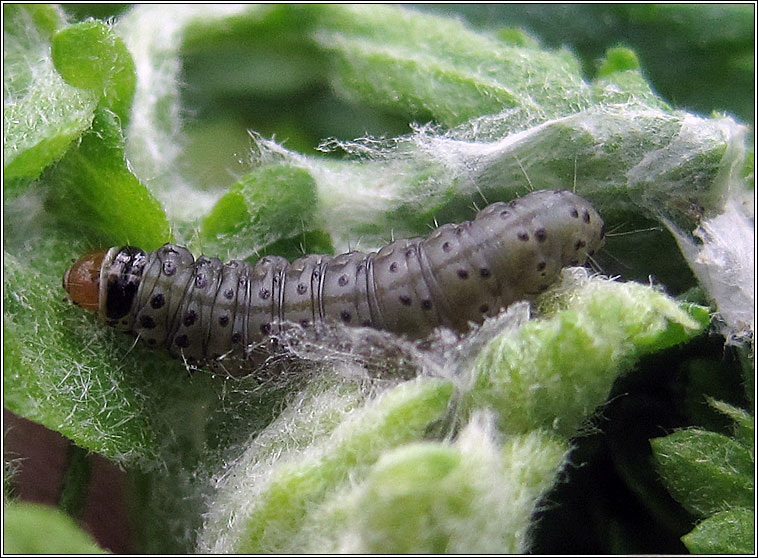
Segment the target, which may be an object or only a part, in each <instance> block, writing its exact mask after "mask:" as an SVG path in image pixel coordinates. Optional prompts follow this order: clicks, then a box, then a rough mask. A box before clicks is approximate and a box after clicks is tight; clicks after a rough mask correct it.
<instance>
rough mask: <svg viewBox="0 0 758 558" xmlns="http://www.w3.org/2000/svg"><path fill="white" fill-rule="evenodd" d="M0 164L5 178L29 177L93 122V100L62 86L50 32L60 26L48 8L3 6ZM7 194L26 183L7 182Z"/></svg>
mask: <svg viewBox="0 0 758 558" xmlns="http://www.w3.org/2000/svg"><path fill="white" fill-rule="evenodd" d="M3 15H4V18H3V38H4V46H3V65H4V74H3V76H4V85H5V89H4V95H3V138H4V144H3V165H4V167H3V168H4V178H5V180H6V181H7V180H9V179H13V178H16V179H18V178H26V179H33V178H36V177H37V176H39V174H40V173H41V172H42V170H43V169H44V168H45V167H47V166H48V165H50V164H51V163H52V162H54V161H56V160H57V159H59V158H60V157H61V155H63V153H64V152H65V151H66V149H68V147H69V146H70V144H71V142H72V141H74V140H75V139H76V138H77V137H79V136H80V135H81V133H82V132H84V131H85V130H86V129H87V128H89V126H90V123H91V122H92V116H93V111H94V109H95V106H96V105H97V97H96V96H95V95H93V94H92V93H90V92H88V91H83V90H81V89H78V88H76V87H72V86H70V85H68V84H67V83H65V82H64V81H63V80H62V79H61V77H60V76H59V75H58V73H57V72H56V71H55V68H54V67H53V63H52V60H51V58H50V53H49V49H50V34H51V33H52V31H53V30H54V29H55V28H57V27H60V26H62V25H63V16H62V14H61V12H60V9H59V8H57V7H55V6H52V5H45V6H36V7H34V6H26V5H21V4H8V5H3ZM8 184H9V185H10V186H11V188H12V189H11V190H10V191H9V192H8V193H10V194H17V193H19V192H20V191H22V190H24V189H26V188H27V187H28V186H29V184H30V182H29V181H28V180H26V181H10V182H8Z"/></svg>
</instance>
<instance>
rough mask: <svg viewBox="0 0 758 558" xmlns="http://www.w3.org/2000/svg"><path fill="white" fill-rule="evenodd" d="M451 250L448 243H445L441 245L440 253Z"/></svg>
mask: <svg viewBox="0 0 758 558" xmlns="http://www.w3.org/2000/svg"><path fill="white" fill-rule="evenodd" d="M452 249H453V247H452V246H451V245H450V243H449V242H445V243H444V244H442V251H443V252H449V251H450V250H452Z"/></svg>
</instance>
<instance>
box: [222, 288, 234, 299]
mask: <svg viewBox="0 0 758 558" xmlns="http://www.w3.org/2000/svg"><path fill="white" fill-rule="evenodd" d="M224 297H225V298H226V299H227V300H231V299H233V298H234V289H226V290H225V291H224Z"/></svg>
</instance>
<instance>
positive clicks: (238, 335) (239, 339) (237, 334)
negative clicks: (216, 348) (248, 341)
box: [232, 331, 242, 343]
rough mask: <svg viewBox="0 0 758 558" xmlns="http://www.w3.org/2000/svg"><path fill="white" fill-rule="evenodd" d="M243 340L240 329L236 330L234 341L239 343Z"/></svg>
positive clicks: (233, 336)
mask: <svg viewBox="0 0 758 558" xmlns="http://www.w3.org/2000/svg"><path fill="white" fill-rule="evenodd" d="M240 341H242V334H241V333H240V332H239V331H235V332H234V333H233V334H232V343H239V342H240Z"/></svg>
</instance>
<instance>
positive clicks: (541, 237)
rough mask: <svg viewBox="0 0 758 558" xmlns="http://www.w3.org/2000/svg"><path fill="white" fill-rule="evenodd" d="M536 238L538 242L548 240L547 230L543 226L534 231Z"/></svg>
mask: <svg viewBox="0 0 758 558" xmlns="http://www.w3.org/2000/svg"><path fill="white" fill-rule="evenodd" d="M534 238H536V239H537V242H545V240H547V232H546V231H545V229H543V228H541V227H540V228H539V229H537V230H536V231H534Z"/></svg>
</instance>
